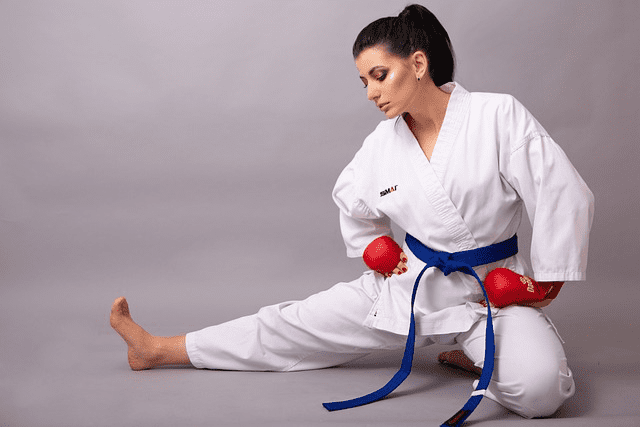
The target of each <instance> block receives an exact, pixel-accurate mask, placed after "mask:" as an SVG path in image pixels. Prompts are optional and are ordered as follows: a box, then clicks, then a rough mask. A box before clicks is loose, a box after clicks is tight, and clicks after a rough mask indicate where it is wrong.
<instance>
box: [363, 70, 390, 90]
mask: <svg viewBox="0 0 640 427" xmlns="http://www.w3.org/2000/svg"><path fill="white" fill-rule="evenodd" d="M386 78H387V72H386V71H383V72H382V74H381V75H380V77H378V78H377V79H376V80H377V81H379V82H382V81H384V79H386ZM368 86H369V85H364V88H365V89H366V88H367V87H368Z"/></svg>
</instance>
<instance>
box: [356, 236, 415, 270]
mask: <svg viewBox="0 0 640 427" xmlns="http://www.w3.org/2000/svg"><path fill="white" fill-rule="evenodd" d="M362 259H363V260H364V262H365V264H367V266H368V267H369V268H370V269H372V270H374V271H377V272H378V273H380V274H382V275H384V276H386V277H391V276H393V275H394V274H398V275H400V274H402V273H404V272H406V271H407V270H408V267H407V264H406V263H407V261H408V258H407V255H406V254H405V253H404V252H403V251H402V249H401V248H400V246H398V244H397V243H396V242H395V241H394V240H393V239H392V238H391V237H389V236H380V237H378V238H377V239H375V240H374V241H373V242H371V243H370V244H369V246H367V247H366V249H365V250H364V254H363V255H362Z"/></svg>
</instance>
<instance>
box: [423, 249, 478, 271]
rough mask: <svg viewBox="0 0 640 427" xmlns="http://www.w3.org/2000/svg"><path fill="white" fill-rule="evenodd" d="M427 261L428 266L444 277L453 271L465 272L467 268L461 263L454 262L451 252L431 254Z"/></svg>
mask: <svg viewBox="0 0 640 427" xmlns="http://www.w3.org/2000/svg"><path fill="white" fill-rule="evenodd" d="M429 261H430V262H429V265H430V266H433V267H435V268H437V269H439V270H440V271H442V273H443V274H444V275H445V276H448V275H449V274H451V273H453V272H454V271H462V270H466V269H468V267H469V266H468V265H467V264H465V263H463V262H460V261H456V260H455V258H454V254H453V253H451V252H433V254H432V256H431V259H430V260H429Z"/></svg>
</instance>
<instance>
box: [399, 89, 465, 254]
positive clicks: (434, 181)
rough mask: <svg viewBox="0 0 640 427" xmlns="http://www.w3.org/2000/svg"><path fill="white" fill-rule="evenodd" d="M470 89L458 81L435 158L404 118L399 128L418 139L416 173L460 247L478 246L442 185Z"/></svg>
mask: <svg viewBox="0 0 640 427" xmlns="http://www.w3.org/2000/svg"><path fill="white" fill-rule="evenodd" d="M469 102H470V99H469V92H467V91H466V90H464V88H462V87H461V86H460V85H459V84H457V83H456V86H455V89H454V90H453V92H452V94H451V98H450V99H449V105H448V106H447V112H446V115H445V119H444V122H443V124H442V128H441V129H440V133H439V135H438V140H437V142H436V145H435V148H434V151H433V155H432V156H431V162H429V160H428V159H427V157H426V156H425V155H424V153H423V152H422V149H421V148H420V145H419V144H418V141H417V140H416V139H415V137H414V136H413V133H411V130H410V129H409V126H408V125H407V123H406V122H405V121H404V119H403V118H400V119H399V121H398V124H397V130H398V132H399V133H400V134H401V135H402V136H403V137H405V138H408V139H409V140H412V141H414V142H415V144H413V146H412V147H411V148H410V153H409V157H410V159H411V163H412V165H413V167H414V168H415V171H416V176H417V177H418V180H419V182H420V184H421V185H422V187H423V188H424V190H425V193H426V196H427V198H428V199H429V201H430V202H431V204H432V206H433V208H434V210H435V211H436V212H437V213H438V215H439V216H440V219H441V220H442V223H443V225H444V227H445V228H446V230H447V231H448V232H449V234H450V235H451V239H452V241H453V242H454V243H455V245H456V250H457V251H465V250H469V249H475V248H477V247H478V244H477V242H476V240H475V239H474V237H473V235H472V234H471V231H470V230H469V227H468V226H467V224H466V222H465V221H464V219H463V218H462V216H461V215H460V212H458V209H457V208H456V206H455V205H454V204H453V202H452V201H451V198H450V197H449V194H448V193H447V191H446V190H445V188H444V187H443V185H442V180H443V177H444V173H445V169H446V166H447V163H448V162H449V160H450V157H451V153H452V150H453V145H454V143H455V142H456V137H457V136H458V133H459V131H460V128H461V127H462V124H463V123H464V119H465V118H466V116H467V114H468V113H469Z"/></svg>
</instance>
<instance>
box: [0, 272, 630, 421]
mask: <svg viewBox="0 0 640 427" xmlns="http://www.w3.org/2000/svg"><path fill="white" fill-rule="evenodd" d="M302 268H304V266H301V269H302ZM248 274H249V273H248ZM263 285H264V288H263V291H262V293H261V292H259V291H258V288H257V287H256V288H254V289H253V292H252V293H251V295H250V296H245V297H243V296H242V295H240V294H236V293H233V294H231V293H230V294H229V295H226V296H217V297H214V296H213V294H208V293H206V292H202V291H203V290H202V289H200V291H201V294H203V295H204V297H195V296H194V295H192V294H190V293H189V292H185V291H189V290H190V288H189V287H188V286H187V287H183V288H182V292H174V293H172V292H170V291H167V289H170V288H169V286H168V285H166V284H163V283H155V287H152V286H151V285H148V286H141V285H140V284H138V285H137V286H135V287H127V286H123V288H122V289H125V291H127V290H128V291H129V294H128V295H127V296H128V298H129V300H130V303H131V308H132V313H133V315H134V318H136V320H138V321H139V322H140V323H142V324H143V325H144V326H145V327H147V328H148V329H149V330H150V331H151V332H153V333H163V334H166V335H172V334H179V333H183V332H187V331H189V330H194V329H198V328H200V327H203V326H207V325H208V324H210V323H217V322H220V321H222V320H225V319H226V318H229V317H232V316H237V315H240V314H243V313H248V312H251V311H253V310H254V309H255V308H256V307H258V306H259V302H260V300H265V302H266V303H270V302H273V301H272V300H282V299H284V297H285V296H286V295H287V294H293V295H294V296H295V297H298V296H299V295H301V294H302V293H303V292H305V291H307V289H296V290H294V289H292V288H286V287H282V286H279V287H277V288H275V289H276V290H275V294H274V293H269V291H268V283H266V284H265V283H263ZM634 286H635V282H634V281H627V282H624V283H618V285H617V286H616V287H615V292H613V291H612V290H611V289H605V288H604V287H603V288H602V291H600V292H593V291H592V292H589V293H588V294H584V293H583V292H581V290H580V289H581V287H580V286H575V287H570V288H567V289H565V290H563V293H562V294H561V298H560V299H559V301H557V303H554V304H555V305H553V306H551V307H549V309H548V312H549V314H550V315H551V317H552V318H553V319H554V321H555V323H556V325H557V326H558V328H559V329H560V331H561V333H562V334H563V335H564V337H565V339H566V341H567V343H566V351H567V354H568V357H569V359H570V364H571V368H572V370H573V372H574V374H575V378H576V383H577V393H576V395H575V396H574V397H573V398H571V399H570V400H569V401H567V402H566V403H565V405H564V406H563V407H562V408H561V410H560V411H559V412H558V413H557V414H556V415H555V416H554V417H553V418H550V419H542V420H524V419H522V418H520V417H519V416H517V415H515V414H513V413H510V412H509V411H506V410H504V409H503V408H501V407H500V406H499V405H497V404H495V403H494V402H492V401H490V400H488V399H484V400H483V402H482V403H481V405H480V407H479V408H478V410H476V412H475V413H474V414H473V415H472V417H471V418H470V419H469V420H468V422H467V425H470V426H471V425H473V426H476V425H477V426H480V425H482V426H485V425H486V426H489V425H490V426H494V425H495V426H510V425H525V424H526V425H528V426H538V425H541V426H603V425H607V426H636V427H637V426H640V405H639V402H640V397H639V396H640V370H639V369H638V362H640V346H639V345H638V344H639V339H638V333H637V331H636V330H635V327H636V326H637V324H638V322H637V319H638V314H637V312H636V311H634V310H636V307H635V303H634V300H633V299H627V300H625V299H624V298H621V295H623V294H624V293H625V289H628V290H629V291H632V288H633V287H634ZM589 288H593V286H589ZM95 289H96V287H95V286H94V287H92V290H91V291H87V290H84V288H83V287H82V286H81V285H67V286H66V287H62V286H58V285H52V286H49V287H45V286H31V287H27V286H20V285H19V284H14V285H11V286H7V287H4V288H3V289H2V298H1V299H0V308H1V310H0V338H1V340H0V342H1V343H2V345H1V348H0V373H1V376H2V382H1V383H0V426H2V427H9V426H11V427H14V426H27V427H37V426H67V427H69V426H113V425H119V426H169V425H171V426H175V425H180V426H183V425H184V426H200V425H202V426H205V425H206V426H212V425H222V426H226V425H229V426H254V425H261V426H314V425H320V424H322V425H336V426H341V425H357V426H393V425H402V426H413V425H416V426H418V425H420V426H429V425H433V426H437V425H439V423H441V422H442V421H444V420H446V419H447V418H448V417H449V416H451V415H452V414H453V413H454V412H455V411H456V410H458V409H459V408H460V407H461V405H462V404H463V403H464V402H465V400H466V398H467V397H468V395H469V393H470V390H471V382H472V380H473V376H471V375H470V374H466V373H463V372H459V371H456V370H451V369H447V368H444V367H442V366H439V365H438V364H437V363H436V362H435V356H436V355H437V353H438V352H439V351H441V350H443V349H444V347H432V348H427V349H421V350H420V351H419V352H418V353H417V356H416V359H415V362H414V370H413V372H412V374H411V376H410V377H409V379H408V380H407V381H406V382H405V383H404V384H403V385H401V387H400V388H399V389H398V390H397V391H396V392H395V393H393V394H392V395H391V396H390V397H389V398H387V399H386V400H384V401H381V402H378V403H375V404H373V405H368V406H366V407H361V408H355V409H351V410H347V411H341V412H336V413H329V412H327V411H325V410H324V408H323V407H322V406H321V403H322V402H325V401H331V400H339V399H342V398H348V397H356V396H358V395H361V394H364V393H366V392H369V391H372V390H374V389H375V388H377V387H379V386H381V385H382V384H384V383H385V382H386V381H387V380H388V379H389V378H390V377H391V376H392V375H393V373H394V372H395V370H396V369H397V366H398V364H399V361H400V359H401V354H400V353H398V352H390V353H381V354H376V355H372V356H369V357H367V358H365V359H361V360H360V361H358V362H357V363H354V364H351V365H348V366H343V367H339V368H334V369H326V370H319V371H310V372H299V373H286V374H279V373H255V372H248V373H246V372H245V373H243V372H219V371H205V370H196V369H158V370H152V371H145V372H133V371H131V370H129V368H128V365H127V363H126V356H125V354H126V352H125V346H124V344H123V342H122V341H121V340H120V338H119V337H118V336H117V335H116V334H115V333H114V332H113V331H112V330H111V329H110V327H109V325H108V312H109V307H110V305H111V302H112V300H113V299H114V298H115V297H116V296H118V294H114V292H119V291H121V290H122V289H114V288H113V287H109V286H105V287H104V288H103V290H101V291H95ZM612 292H613V293H612ZM614 293H619V295H617V294H616V295H614Z"/></svg>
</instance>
